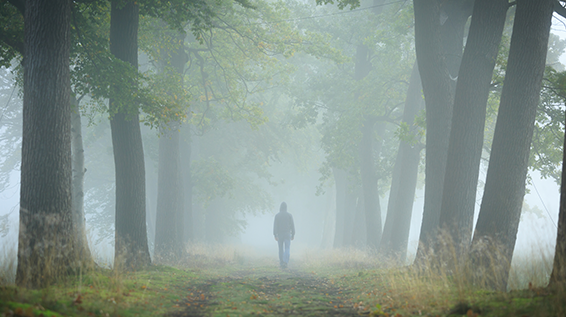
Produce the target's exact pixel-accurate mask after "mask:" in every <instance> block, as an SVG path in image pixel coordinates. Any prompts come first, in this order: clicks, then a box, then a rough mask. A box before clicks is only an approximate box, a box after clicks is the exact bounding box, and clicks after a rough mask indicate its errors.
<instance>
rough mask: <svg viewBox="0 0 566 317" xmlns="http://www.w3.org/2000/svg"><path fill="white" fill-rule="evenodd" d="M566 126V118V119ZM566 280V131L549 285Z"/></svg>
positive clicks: (559, 283) (565, 121) (561, 284)
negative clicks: (556, 228) (556, 227)
mask: <svg viewBox="0 0 566 317" xmlns="http://www.w3.org/2000/svg"><path fill="white" fill-rule="evenodd" d="M564 123H565V125H564V126H565V127H566V118H565V120H564ZM565 282H566V133H565V135H564V145H563V146H562V179H561V184H560V213H559V215H558V233H557V235H556V249H555V253H554V265H553V267H552V274H550V282H549V285H548V286H549V287H551V288H556V287H560V286H562V287H563V286H564V283H565Z"/></svg>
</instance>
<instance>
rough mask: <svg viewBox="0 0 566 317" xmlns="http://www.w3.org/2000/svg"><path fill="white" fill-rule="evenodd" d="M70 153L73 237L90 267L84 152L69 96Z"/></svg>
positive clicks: (78, 119)
mask: <svg viewBox="0 0 566 317" xmlns="http://www.w3.org/2000/svg"><path fill="white" fill-rule="evenodd" d="M70 98H71V99H70V100H71V151H72V175H73V176H72V177H73V178H72V189H71V197H72V198H71V202H72V206H73V222H74V224H75V237H76V239H77V252H78V256H79V259H80V260H81V261H82V262H83V263H84V264H86V265H87V266H91V265H93V264H94V261H93V259H92V255H91V253H90V248H89V246H88V239H87V237H86V227H85V222H86V219H85V210H84V176H85V172H86V169H85V156H84V154H85V151H84V147H83V133H82V124H81V113H80V111H79V102H78V100H77V99H76V98H75V96H73V95H71V97H70Z"/></svg>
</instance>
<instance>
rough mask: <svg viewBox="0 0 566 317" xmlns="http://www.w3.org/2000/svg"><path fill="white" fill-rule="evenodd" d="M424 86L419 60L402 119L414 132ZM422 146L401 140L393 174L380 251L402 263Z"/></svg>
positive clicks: (405, 249)
mask: <svg viewBox="0 0 566 317" xmlns="http://www.w3.org/2000/svg"><path fill="white" fill-rule="evenodd" d="M421 89H422V85H421V78H420V74H419V69H418V66H417V64H416V63H415V65H414V66H413V71H412V73H411V79H410V82H409V88H408V90H407V97H406V99H405V109H404V111H403V119H402V122H404V123H406V124H408V125H409V126H411V127H412V129H411V132H413V133H414V132H415V130H416V128H417V127H416V126H415V125H414V121H415V117H416V116H417V115H418V113H419V111H421V109H423V108H424V100H423V96H422V92H421ZM415 137H416V136H415ZM416 141H418V140H416ZM421 149H422V148H421V146H420V145H419V144H411V142H407V141H401V143H400V144H399V151H398V152H397V158H396V159H395V166H394V167H393V175H392V176H391V189H390V191H389V201H388V203H387V217H386V219H385V227H384V229H383V237H382V239H381V245H380V252H381V254H382V255H384V256H386V257H395V258H396V259H397V260H398V261H399V263H401V264H403V263H404V262H405V259H406V256H407V245H408V243H409V230H410V228H411V216H412V213H413V202H414V200H415V190H416V187H417V175H418V169H419V162H420V158H421Z"/></svg>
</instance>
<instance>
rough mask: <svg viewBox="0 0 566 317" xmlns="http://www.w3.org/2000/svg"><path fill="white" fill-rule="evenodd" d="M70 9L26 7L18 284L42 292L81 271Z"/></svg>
mask: <svg viewBox="0 0 566 317" xmlns="http://www.w3.org/2000/svg"><path fill="white" fill-rule="evenodd" d="M70 5H71V4H70V2H69V1H67V0H53V1H41V0H39V1H31V0H28V1H26V3H25V16H24V21H25V30H24V34H25V39H24V47H25V59H24V104H23V135H22V163H21V180H20V231H19V237H18V238H19V241H18V242H19V243H18V266H17V270H16V284H17V285H18V286H23V287H31V288H40V287H44V286H46V285H48V284H50V283H52V282H54V281H55V280H56V279H57V278H58V277H59V276H60V275H62V274H66V273H67V272H68V270H69V269H70V268H72V267H74V266H75V265H76V261H77V260H78V259H77V253H76V249H75V244H76V239H75V237H74V233H75V229H74V225H73V211H72V205H71V174H72V171H71V107H70V102H69V95H70V77H69V48H70V12H71V10H70V9H71V7H70Z"/></svg>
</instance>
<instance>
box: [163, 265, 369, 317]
mask: <svg viewBox="0 0 566 317" xmlns="http://www.w3.org/2000/svg"><path fill="white" fill-rule="evenodd" d="M188 292H189V294H188V295H187V297H186V298H185V300H184V302H183V303H182V304H183V305H184V307H185V308H184V309H183V310H182V311H181V312H178V313H176V314H174V315H171V316H173V317H186V316H250V315H260V316H359V315H360V314H359V313H358V312H359V310H358V309H357V307H356V305H355V304H353V303H352V301H351V300H350V299H349V291H348V290H345V289H341V288H339V287H336V286H334V284H333V282H332V281H329V280H327V279H325V278H320V277H317V276H316V275H315V274H314V273H308V272H303V271H299V270H292V269H288V270H284V271H282V270H278V269H275V268H255V269H250V270H245V271H237V272H235V273H232V274H230V275H229V276H220V277H218V278H214V279H210V280H207V281H206V282H204V283H202V284H200V285H192V287H191V288H189V290H188Z"/></svg>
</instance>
